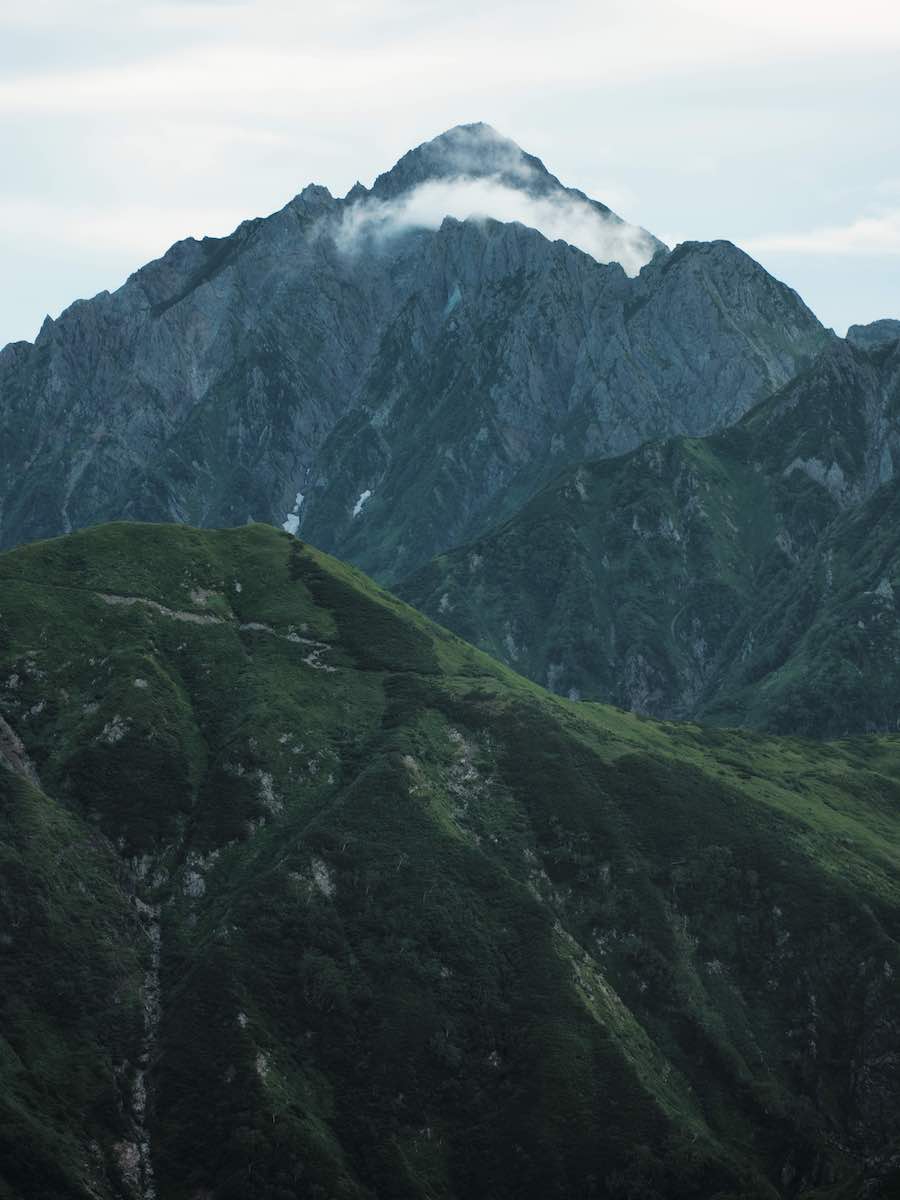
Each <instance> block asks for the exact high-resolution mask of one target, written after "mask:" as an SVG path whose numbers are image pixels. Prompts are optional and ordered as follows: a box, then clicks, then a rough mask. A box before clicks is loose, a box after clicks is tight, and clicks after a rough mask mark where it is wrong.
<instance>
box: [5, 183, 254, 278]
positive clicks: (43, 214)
mask: <svg viewBox="0 0 900 1200" xmlns="http://www.w3.org/2000/svg"><path fill="white" fill-rule="evenodd" d="M245 216H246V214H245V213H242V212H239V211H237V210H236V209H229V208H218V209H211V208H209V207H203V208H202V209H201V208H197V209H192V208H185V207H178V208H161V207H158V206H147V205H128V206H122V207H116V208H107V207H103V208H101V207H99V206H98V207H96V208H93V207H92V208H75V207H70V208H65V209H60V208H59V207H57V206H56V205H52V204H42V203H40V202H38V201H31V200H27V201H26V200H22V201H19V200H3V201H0V246H2V245H3V244H4V243H5V242H7V240H10V239H15V240H16V241H17V242H19V243H21V242H22V241H23V240H24V241H26V242H27V241H29V240H38V241H40V242H42V243H44V244H49V245H55V246H58V247H60V248H62V249H72V250H82V251H83V249H84V247H86V246H88V247H90V248H91V251H92V253H94V254H98V253H99V254H107V255H108V254H113V255H115V254H117V253H124V254H126V255H128V257H129V259H130V260H133V261H132V266H131V269H134V268H136V267H137V266H139V265H140V263H141V262H142V261H145V260H147V259H149V258H151V257H153V256H155V255H159V254H163V253H164V252H165V251H166V250H167V249H168V248H169V246H171V245H172V244H173V242H177V241H179V240H180V239H181V238H185V237H189V236H191V235H194V236H197V237H205V236H213V237H223V236H225V235H226V234H229V233H231V232H232V231H233V230H234V229H235V228H236V227H237V226H238V225H239V224H240V222H241V221H242V220H243V218H244V217H245Z"/></svg>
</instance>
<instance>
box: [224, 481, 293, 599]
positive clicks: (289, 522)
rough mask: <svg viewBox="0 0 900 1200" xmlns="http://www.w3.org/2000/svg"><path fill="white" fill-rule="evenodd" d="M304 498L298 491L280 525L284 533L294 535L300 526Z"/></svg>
mask: <svg viewBox="0 0 900 1200" xmlns="http://www.w3.org/2000/svg"><path fill="white" fill-rule="evenodd" d="M304 499H305V497H304V495H303V493H302V492H298V493H297V495H296V498H295V500H294V507H293V508H292V509H291V511H290V512H289V513H288V514H287V516H286V517H285V518H284V523H283V524H282V526H281V528H282V529H283V530H284V531H285V532H286V533H290V534H292V535H295V534H296V533H297V530H298V529H299V528H300V507H301V505H302V504H303V501H304ZM238 590H240V589H238Z"/></svg>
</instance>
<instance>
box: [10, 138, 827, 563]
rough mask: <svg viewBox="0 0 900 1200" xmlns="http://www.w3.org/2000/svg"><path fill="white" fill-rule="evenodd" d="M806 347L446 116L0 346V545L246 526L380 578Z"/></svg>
mask: <svg viewBox="0 0 900 1200" xmlns="http://www.w3.org/2000/svg"><path fill="white" fill-rule="evenodd" d="M563 239H567V240H563ZM828 336H829V335H828V334H827V332H826V331H825V330H823V329H822V327H821V326H820V325H819V323H818V321H817V320H816V319H815V317H814V316H813V315H812V313H811V312H810V311H809V310H808V309H807V308H806V306H805V305H804V304H803V303H802V302H801V300H800V299H799V297H798V296H797V295H796V294H795V293H794V292H793V291H791V290H790V288H787V287H785V286H784V285H782V284H781V283H779V282H777V281H776V280H774V279H773V278H771V276H769V275H767V274H766V272H765V271H764V270H763V269H762V268H761V267H760V266H759V265H758V264H756V263H754V262H753V261H752V260H751V259H750V258H748V257H747V256H746V255H745V254H743V253H741V252H740V251H739V250H737V249H735V247H734V246H732V245H730V244H729V243H727V242H714V243H688V244H684V245H682V246H679V247H678V249H677V250H675V251H674V252H672V253H670V252H669V251H667V250H666V248H665V247H664V246H663V245H662V244H661V243H660V242H659V241H658V240H657V239H655V238H653V237H652V236H651V235H650V234H648V233H646V232H645V231H644V230H641V229H638V228H636V227H634V226H631V225H628V224H627V223H626V222H624V221H622V220H621V219H620V218H619V217H617V216H616V215H615V214H613V213H611V212H610V211H609V209H607V208H606V207H605V206H604V205H602V204H600V203H597V202H595V201H593V200H590V199H589V198H588V197H586V196H584V195H583V194H582V193H580V192H578V191H575V190H574V189H568V188H565V187H563V185H562V184H560V183H559V181H558V180H557V179H556V178H555V177H554V176H552V175H551V174H550V173H549V172H548V171H547V170H546V168H545V167H544V166H543V164H542V163H541V162H540V161H539V160H538V159H536V158H534V157H532V156H530V155H528V154H525V153H524V152H523V151H521V150H520V149H519V147H518V146H516V145H515V144H514V143H513V142H511V141H509V140H508V139H506V138H503V137H501V136H500V135H499V134H497V133H496V132H495V131H494V130H492V129H491V128H490V127H489V126H485V125H474V126H462V127H460V128H457V129H454V130H450V131H449V132H448V133H445V134H443V135H441V136H440V137H438V138H436V139H434V141H432V142H428V143H426V144H425V145H424V146H420V147H418V148H417V149H416V150H413V151H411V152H410V153H409V154H407V155H405V156H404V157H403V158H402V159H401V160H400V162H399V163H397V165H396V166H395V167H394V168H393V169H392V170H391V171H389V172H387V173H386V174H384V175H381V176H379V178H378V179H377V180H376V181H375V184H374V185H373V187H372V189H371V190H367V189H365V188H364V187H362V186H361V185H357V186H356V187H354V188H353V189H352V190H351V192H350V193H349V194H348V195H347V196H346V197H344V198H343V199H335V198H333V197H332V196H331V195H330V194H329V192H328V191H327V190H326V189H325V188H323V187H317V186H313V185H310V186H309V187H307V188H305V189H304V190H303V191H302V192H301V193H300V194H299V195H298V196H296V197H295V198H294V199H293V200H292V201H291V202H290V203H289V204H287V205H286V206H285V207H284V208H283V209H282V210H281V211H280V212H277V213H275V214H273V215H272V216H270V217H267V218H265V219H262V220H252V221H246V222H244V223H243V224H242V225H240V226H239V227H238V228H237V229H236V230H235V232H234V233H233V234H232V235H231V236H230V237H226V238H219V239H216V238H205V239H203V240H202V241H199V242H198V241H194V240H193V239H188V240H187V241H184V242H179V243H178V244H177V245H175V246H173V247H172V249H171V250H170V251H169V252H168V253H167V254H166V255H165V256H164V257H163V258H161V259H159V260H158V261H156V262H153V263H150V264H148V265H147V266H145V267H143V268H142V269H141V270H139V271H137V272H136V273H135V274H134V275H132V276H131V277H130V278H129V280H128V281H127V282H126V283H125V284H124V286H122V287H121V288H120V289H119V290H118V291H116V292H114V293H112V294H107V293H101V294H100V295H99V296H96V297H94V298H93V299H92V300H87V301H79V302H77V303H75V304H73V305H72V306H71V307H70V308H69V309H67V310H66V311H65V312H64V313H63V314H62V316H60V317H59V318H58V319H57V320H56V321H51V320H49V319H48V320H47V321H46V322H45V324H44V326H43V328H42V330H41V332H40V335H39V336H38V338H37V340H36V341H35V343H34V344H33V345H31V344H30V343H25V342H20V343H15V344H13V345H10V346H8V347H7V348H6V349H5V350H4V351H2V353H0V545H4V546H11V545H14V544H17V543H19V542H22V541H26V540H30V539H33V538H37V537H46V536H51V535H55V534H59V533H63V532H66V531H68V530H71V529H76V528H79V527H81V526H85V525H90V524H93V523H95V522H98V521H102V520H109V519H112V518H130V519H138V520H173V521H189V522H191V523H193V524H197V525H205V526H223V525H226V526H227V525H237V524H244V523H245V522H247V521H248V520H251V519H253V520H259V521H268V522H271V523H273V524H276V525H279V526H281V525H284V526H285V527H286V528H288V529H290V530H297V529H299V530H301V531H302V532H303V534H304V536H307V537H308V538H309V539H310V540H311V541H313V542H315V543H316V544H318V545H320V546H322V547H323V548H325V549H327V550H331V551H333V552H335V553H338V554H340V555H341V556H342V557H344V558H347V559H350V560H351V561H353V562H356V563H358V564H360V565H362V566H363V567H364V568H365V569H367V570H368V571H370V572H372V573H373V574H375V575H376V576H377V577H379V578H381V579H385V580H396V579H399V578H402V577H403V576H405V575H408V574H409V573H410V572H411V571H413V570H414V569H415V568H417V567H419V566H421V565H422V564H424V563H425V562H426V561H427V560H428V559H429V558H430V557H431V556H432V555H434V554H436V553H440V552H442V551H443V550H446V549H448V548H449V547H450V546H451V545H454V544H456V543H459V542H462V541H465V540H467V539H470V538H472V537H475V536H478V535H479V534H481V533H484V532H485V531H486V530H487V529H488V528H489V527H490V526H491V525H492V524H494V523H495V522H496V521H497V520H500V519H503V518H504V517H506V516H508V515H510V514H511V513H512V512H513V511H515V509H516V508H518V507H519V506H520V505H521V504H522V503H523V502H524V501H525V500H527V499H529V498H530V497H531V496H532V495H533V494H534V493H535V492H536V491H537V490H538V489H539V487H540V486H541V485H542V484H545V483H547V482H549V480H550V479H551V478H552V477H553V475H554V474H555V473H556V472H557V471H558V470H559V469H561V468H562V467H564V466H566V465H568V464H571V463H574V462H577V461H580V460H582V459H584V458H586V457H602V456H607V455H610V454H616V453H620V452H623V451H627V450H630V449H632V448H634V447H635V446H637V445H638V444H640V443H641V442H643V441H645V440H646V439H647V438H651V437H663V436H667V435H673V434H689V435H701V434H706V433H709V432H710V431H711V430H714V429H717V428H719V427H721V426H723V425H726V424H728V423H730V422H732V421H734V420H735V419H736V418H738V417H740V416H741V415H742V414H743V413H744V412H745V411H746V410H747V409H748V408H749V407H751V406H752V405H753V404H754V403H755V402H757V401H759V400H761V399H763V398H764V397H766V396H767V395H769V394H770V393H771V392H772V391H774V390H775V389H776V388H777V387H779V386H780V385H782V384H784V383H786V382H787V381H789V380H790V379H791V378H793V377H794V376H795V375H796V374H797V372H798V371H799V370H800V369H802V368H803V367H804V366H806V365H808V363H809V362H810V361H811V359H812V357H813V356H814V355H815V353H816V352H817V351H818V350H819V349H821V348H822V346H823V345H824V344H825V343H826V341H827V340H828Z"/></svg>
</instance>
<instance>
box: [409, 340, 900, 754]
mask: <svg viewBox="0 0 900 1200" xmlns="http://www.w3.org/2000/svg"><path fill="white" fill-rule="evenodd" d="M866 347H870V348H866ZM898 412H900V340H896V339H895V340H893V341H879V342H878V343H877V344H874V345H873V344H872V342H871V341H870V340H869V341H867V340H866V339H865V338H855V339H854V341H853V342H850V341H848V342H842V341H839V340H835V341H834V343H833V344H832V345H831V346H829V348H828V349H827V350H825V351H824V352H823V353H822V355H821V356H820V358H819V359H818V360H817V361H816V363H815V364H814V365H813V366H812V367H811V368H810V369H809V370H807V371H806V372H804V373H803V374H801V376H799V377H798V378H797V379H796V380H795V381H793V382H792V383H791V384H789V385H788V386H787V387H785V388H784V389H783V390H781V391H780V392H778V393H777V394H776V395H775V396H773V397H772V398H771V400H769V401H767V402H765V403H763V404H762V405H760V406H758V407H757V408H756V409H754V410H753V411H752V412H750V413H749V414H748V415H747V416H746V417H745V418H744V419H743V420H742V421H740V422H739V423H738V424H737V425H735V426H734V427H733V428H731V429H729V430H727V431H725V432H723V433H721V434H717V435H715V436H712V437H710V438H707V439H702V440H701V439H685V438H678V439H673V440H670V441H665V442H653V443H650V444H648V445H646V446H644V447H642V448H641V449H640V450H638V451H637V452H635V453H633V454H631V455H628V456H626V457H624V458H619V459H614V460H607V461H605V462H596V461H595V462H587V463H583V464H581V465H579V466H577V467H573V468H570V469H568V470H567V471H564V472H563V473H562V474H561V475H560V476H559V477H558V478H557V480H556V481H554V483H553V484H551V485H550V486H549V487H548V488H547V489H546V490H545V491H543V492H541V493H540V494H539V495H538V496H537V497H535V498H534V500H532V501H531V503H529V504H528V505H527V506H526V507H525V508H524V509H523V510H522V512H521V513H519V514H518V515H516V516H515V517H514V518H513V519H511V520H510V521H508V522H507V523H505V524H502V525H500V526H499V527H498V528H497V529H495V530H493V531H491V533H490V534H488V535H487V536H485V537H483V538H480V539H476V540H475V541H473V542H471V543H470V544H468V545H466V546H463V547H462V548H459V549H456V550H454V551H452V552H450V553H448V554H446V555H443V556H441V557H439V558H437V559H436V560H435V561H434V562H433V563H432V564H430V565H429V566H428V567H427V568H425V569H423V570H422V571H420V572H418V573H417V574H414V575H413V576H412V577H411V578H410V579H409V580H408V581H407V582H406V583H404V584H403V585H402V587H401V592H402V594H403V595H404V596H406V598H407V599H409V600H410V601H411V602H412V603H414V604H416V605H417V606H418V607H420V608H422V609H423V610H424V611H426V612H428V613H430V614H431V615H432V616H434V617H435V618H436V619H437V620H440V621H442V622H443V623H444V624H446V625H448V626H449V627H450V628H452V629H455V630H456V631H457V632H459V633H461V634H462V635H463V636H465V637H467V638H469V639H470V640H473V641H475V642H476V643H478V644H479V645H482V646H483V647H485V648H486V649H489V650H490V651H491V653H494V654H496V655H498V656H499V657H501V658H503V659H504V660H505V661H506V662H508V663H510V664H511V665H513V666H515V667H516V668H517V669H518V670H523V671H525V672H526V673H527V674H530V675H531V676H532V677H533V678H536V679H539V680H540V681H541V682H543V683H545V684H547V685H548V686H550V687H552V688H554V689H555V690H558V691H562V692H563V693H571V694H572V695H577V696H583V697H586V698H587V697H593V698H602V699H605V700H610V701H612V702H613V703H616V704H619V705H622V706H623V707H625V708H630V709H636V710H637V711H640V712H648V713H653V714H655V715H658V716H669V717H672V716H675V717H701V718H703V719H707V720H708V719H713V720H716V721H721V722H728V723H749V724H752V725H761V726H763V727H767V728H772V729H777V730H781V731H790V732H802V733H816V734H823V733H827V734H841V733H844V732H846V731H848V730H866V729H885V728H894V727H896V723H897V721H898V719H900V709H898V707H897V696H898V695H900V644H898V641H897V634H896V611H895V605H894V587H895V585H897V584H898V583H900V554H898V548H897V545H896V540H895V538H894V535H893V534H892V533H891V529H892V528H893V519H892V516H891V514H894V513H895V511H896V507H897V497H898V495H900V489H898V484H897V475H898V467H900V424H898Z"/></svg>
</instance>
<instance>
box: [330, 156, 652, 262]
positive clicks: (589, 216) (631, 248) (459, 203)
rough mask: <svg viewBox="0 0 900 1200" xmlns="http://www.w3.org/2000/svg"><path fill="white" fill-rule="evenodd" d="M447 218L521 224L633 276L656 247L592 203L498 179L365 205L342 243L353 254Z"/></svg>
mask: <svg viewBox="0 0 900 1200" xmlns="http://www.w3.org/2000/svg"><path fill="white" fill-rule="evenodd" d="M444 217H456V218H457V220H460V221H465V220H469V219H471V218H479V217H481V218H484V217H491V218H493V219H494V220H495V221H507V222H509V221H518V222H519V223H520V224H522V225H528V226H530V227H531V228H532V229H537V230H538V231H539V232H540V233H542V234H543V235H544V237H546V238H549V239H550V240H551V241H555V240H557V239H561V240H562V241H564V242H568V243H569V244H570V245H572V246H577V247H578V248H579V249H580V250H584V251H585V253H587V254H590V255H591V257H592V258H595V259H596V260H597V262H601V263H609V262H618V263H621V264H622V267H623V268H624V270H625V272H626V273H627V274H628V275H632V276H634V275H637V273H638V272H639V271H640V269H641V267H643V266H644V265H645V263H648V262H649V261H650V259H651V258H652V256H653V242H652V241H651V239H650V237H649V236H648V235H647V234H646V233H645V232H644V230H642V229H638V228H637V227H636V226H634V225H628V224H626V223H625V222H619V221H616V220H615V219H613V218H606V217H604V216H603V215H602V213H600V212H598V211H597V209H595V208H594V207H593V206H592V205H590V204H588V203H587V201H584V200H579V199H578V198H577V197H574V196H566V195H564V194H561V195H551V196H531V195H529V194H528V193H527V192H525V191H522V190H520V189H519V188H515V187H510V186H509V185H507V184H505V183H502V182H501V181H500V180H499V179H497V178H486V179H472V178H466V177H464V176H460V177H457V178H453V179H437V180H431V181H429V182H427V183H423V184H420V185H419V186H418V187H417V188H414V189H413V190H412V191H411V192H409V193H407V194H405V195H403V196H400V197H399V198H398V199H397V200H395V201H387V202H386V201H382V200H377V199H367V200H362V201H360V202H359V203H358V204H355V205H353V206H352V207H351V208H349V209H348V210H347V211H346V212H345V214H344V218H343V222H342V224H341V226H340V229H339V232H338V242H339V244H340V245H341V246H342V247H343V248H344V249H345V250H347V251H352V250H353V249H354V248H355V247H356V246H357V245H358V244H359V243H360V241H361V240H362V239H364V238H367V237H376V238H380V237H390V236H391V235H393V234H395V233H398V232H402V231H403V230H407V229H437V228H438V226H439V225H440V224H441V222H442V221H443V219H444Z"/></svg>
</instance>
